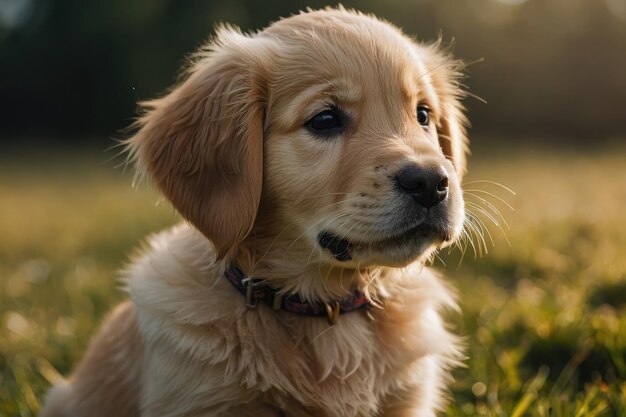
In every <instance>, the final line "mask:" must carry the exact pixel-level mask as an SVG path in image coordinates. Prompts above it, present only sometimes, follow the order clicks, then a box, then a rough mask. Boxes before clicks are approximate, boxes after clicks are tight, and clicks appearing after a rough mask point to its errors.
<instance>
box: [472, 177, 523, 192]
mask: <svg viewBox="0 0 626 417" xmlns="http://www.w3.org/2000/svg"><path fill="white" fill-rule="evenodd" d="M481 183H483V184H491V185H495V186H497V187H500V188H502V189H504V190H506V191H508V192H509V193H511V194H512V195H517V193H516V192H515V191H513V190H512V189H510V188H509V187H507V186H506V185H504V184H500V183H499V182H497V181H491V180H474V181H468V182H466V183H464V184H463V185H470V184H481Z"/></svg>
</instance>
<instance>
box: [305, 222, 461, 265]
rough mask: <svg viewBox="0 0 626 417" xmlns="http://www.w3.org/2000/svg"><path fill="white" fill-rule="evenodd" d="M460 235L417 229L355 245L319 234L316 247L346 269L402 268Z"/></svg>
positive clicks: (445, 231)
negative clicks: (372, 267) (371, 267)
mask: <svg viewBox="0 0 626 417" xmlns="http://www.w3.org/2000/svg"><path fill="white" fill-rule="evenodd" d="M459 233H460V231H459V230H456V229H447V228H433V227H424V226H421V227H416V228H414V229H411V230H408V231H406V232H404V233H402V234H400V235H398V236H392V237H385V238H381V239H372V240H371V241H367V242H365V241H356V240H350V239H349V238H345V237H340V236H341V235H340V234H334V233H332V232H330V231H322V232H320V233H319V235H318V238H317V243H318V245H319V247H320V248H321V249H322V252H323V256H324V258H325V260H326V261H327V262H328V263H330V264H332V265H336V266H342V267H347V268H357V267H370V266H386V267H395V268H401V267H404V266H407V265H409V264H411V263H413V262H415V261H418V260H424V259H426V258H428V257H429V256H430V255H432V254H433V252H435V251H436V250H437V249H439V248H442V247H445V246H448V245H450V244H452V242H453V241H454V240H455V239H456V238H457V237H458V234H459Z"/></svg>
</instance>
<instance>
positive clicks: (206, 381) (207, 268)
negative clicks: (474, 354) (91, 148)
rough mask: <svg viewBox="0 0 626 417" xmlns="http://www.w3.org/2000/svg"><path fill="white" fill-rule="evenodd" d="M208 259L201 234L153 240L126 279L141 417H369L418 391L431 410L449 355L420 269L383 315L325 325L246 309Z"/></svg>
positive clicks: (436, 289) (409, 273)
mask: <svg viewBox="0 0 626 417" xmlns="http://www.w3.org/2000/svg"><path fill="white" fill-rule="evenodd" d="M214 259H215V256H214V253H213V248H212V245H211V244H210V243H209V242H208V241H207V240H206V239H205V238H204V237H203V236H202V235H201V234H199V233H198V232H197V231H194V230H193V229H191V228H189V227H187V226H179V227H176V228H174V229H172V230H170V231H167V232H164V233H161V234H159V235H156V236H154V237H153V238H152V239H151V241H150V246H149V249H148V250H147V251H146V252H145V253H144V254H142V255H141V256H140V257H139V258H138V259H137V260H136V261H135V262H134V263H133V264H132V265H131V267H130V268H129V270H128V271H127V280H128V287H129V290H130V293H131V296H132V299H133V302H134V304H135V305H136V308H137V315H138V323H139V331H140V333H141V335H142V338H143V340H144V346H145V347H146V354H145V358H144V363H143V370H144V375H143V380H144V381H145V390H146V393H144V395H143V397H144V398H149V401H148V402H147V403H144V404H143V405H142V407H143V408H145V409H147V410H159V412H160V413H161V414H160V415H172V416H173V415H197V414H200V413H201V412H203V410H204V411H206V410H211V411H212V412H214V413H217V414H211V415H221V414H220V412H222V413H223V414H224V415H233V414H232V413H233V412H235V411H236V410H237V415H246V414H245V413H246V412H249V413H253V414H254V415H284V414H280V412H278V411H277V410H279V409H280V410H284V411H282V412H283V413H287V415H294V416H306V415H316V416H320V415H327V416H338V415H341V416H373V415H377V413H378V411H379V410H380V409H381V408H382V407H383V406H384V405H385V403H386V402H388V401H389V398H388V397H389V394H390V393H392V392H394V393H398V392H402V391H403V390H405V389H408V387H415V386H416V383H417V385H418V389H417V392H413V393H412V395H418V396H423V397H425V398H424V399H425V400H426V401H428V402H435V403H438V402H439V401H440V400H439V396H440V393H439V391H440V388H441V379H442V377H443V373H444V372H445V369H446V368H447V367H448V366H449V365H450V364H451V363H452V362H453V361H454V358H455V357H456V356H457V350H456V344H455V341H454V338H453V337H452V336H451V335H450V334H449V333H448V332H447V331H446V330H445V329H444V327H443V326H442V323H441V320H440V318H439V316H438V313H437V311H438V309H439V308H440V307H442V306H444V305H452V300H451V298H450V296H449V293H448V292H447V291H446V289H445V288H444V287H443V286H442V285H441V283H440V282H439V281H438V280H437V278H436V277H435V276H434V275H433V274H432V273H431V272H430V271H429V270H427V269H420V268H419V267H409V268H407V269H406V271H405V272H404V273H403V274H398V276H396V277H393V278H392V281H391V282H390V284H389V288H388V291H389V295H388V297H386V298H385V300H383V301H382V304H381V307H380V308H378V307H373V308H372V310H371V311H370V315H367V314H365V313H364V312H353V313H348V314H345V315H342V316H341V318H340V320H339V322H338V323H337V324H336V325H335V326H329V325H328V323H327V322H326V320H324V319H320V318H312V317H304V316H298V315H295V314H293V313H289V312H283V311H278V312H277V311H273V310H271V309H269V308H267V307H266V306H259V307H257V308H256V309H252V310H251V309H248V308H247V307H246V306H245V302H244V299H243V297H241V295H240V294H239V293H238V292H237V291H236V290H235V289H233V288H232V286H231V285H230V284H229V283H228V282H227V281H226V280H225V279H224V278H223V277H222V274H223V269H224V265H223V264H221V263H215V262H214ZM417 381H420V382H417ZM182 387H184V389H183V388H182ZM414 391H415V390H414ZM265 409H267V412H262V411H260V410H265ZM246 410H248V411H246ZM163 413H164V414H163Z"/></svg>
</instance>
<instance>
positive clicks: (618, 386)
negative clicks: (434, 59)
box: [0, 148, 626, 417]
mask: <svg viewBox="0 0 626 417" xmlns="http://www.w3.org/2000/svg"><path fill="white" fill-rule="evenodd" d="M475 153H476V155H477V156H476V157H475V158H473V159H472V160H471V169H470V175H469V176H468V178H467V179H466V181H467V183H468V186H467V188H468V189H473V190H480V192H478V193H477V192H476V191H472V192H471V193H473V195H470V193H468V195H467V196H466V198H467V200H468V201H471V202H473V203H475V204H478V205H480V206H481V207H483V209H485V210H487V212H490V213H491V214H490V216H491V217H493V218H494V219H496V218H498V217H499V216H498V215H497V214H496V213H495V211H494V210H493V208H497V209H498V210H499V211H500V212H501V213H502V216H503V217H504V219H505V220H506V223H508V225H509V226H510V229H509V228H507V227H506V224H505V221H502V219H500V220H498V223H499V224H500V226H501V229H503V230H504V231H505V232H506V235H507V237H508V241H509V242H510V245H509V244H508V243H507V240H506V239H505V238H504V237H503V232H502V231H501V230H500V228H499V227H496V226H493V225H492V226H490V227H489V232H490V233H491V235H492V238H493V241H494V244H495V246H494V245H492V244H491V241H490V240H491V239H490V238H489V237H488V236H487V235H485V241H486V243H487V245H486V247H487V249H488V252H489V253H488V254H485V255H483V256H482V257H474V253H473V250H472V247H471V246H468V247H467V248H466V253H465V256H464V259H463V261H462V263H461V264H460V266H459V267H458V268H457V265H458V264H459V260H460V251H459V250H458V249H455V250H453V251H452V253H450V254H446V253H444V254H442V255H441V258H442V259H443V261H444V262H445V263H446V265H447V268H446V269H447V271H446V275H447V276H448V278H449V280H450V281H451V282H452V283H453V285H454V286H455V287H456V288H458V290H459V301H460V304H461V307H462V309H463V314H462V315H457V314H454V313H452V314H450V320H451V321H452V322H453V323H454V326H455V331H456V332H457V333H461V334H463V335H465V336H466V340H467V345H468V347H467V356H468V360H467V362H466V363H467V368H465V369H461V370H458V371H456V372H455V377H456V382H455V383H454V385H453V401H452V403H451V407H450V412H449V414H450V415H453V416H465V415H467V416H511V417H521V416H542V417H543V416H546V417H547V416H555V417H561V416H563V417H565V416H568V417H569V416H624V415H626V383H625V382H624V381H626V258H625V257H624V255H625V254H626V221H625V217H624V208H625V207H626V169H624V166H626V149H624V148H611V149H605V150H604V151H594V152H591V153H590V152H580V151H578V152H576V151H567V150H563V149H555V150H552V151H542V152H537V151H520V150H516V149H510V150H505V148H500V150H498V151H489V150H487V149H486V150H480V149H478V150H475ZM62 155H64V156H62ZM109 156H110V155H108V154H102V153H93V152H84V153H75V154H71V153H69V154H68V153H67V152H66V153H60V154H58V155H57V154H53V155H47V154H46V153H40V154H39V155H36V156H34V155H29V154H28V153H23V152H22V153H19V154H15V155H2V156H1V157H0V233H1V235H0V416H5V415H6V416H32V415H35V414H36V412H37V411H38V409H39V407H40V401H41V399H42V396H43V394H44V392H45V391H46V389H47V388H48V387H49V384H50V383H49V380H52V379H54V378H55V377H56V374H57V372H61V373H63V374H65V373H67V372H69V370H70V369H71V367H72V366H73V365H74V364H76V362H77V361H78V360H79V359H80V357H81V355H82V353H83V352H84V349H85V347H86V344H87V342H88V340H89V337H90V336H91V335H92V334H93V333H94V331H95V330H96V328H97V326H98V323H99V322H100V321H101V319H102V317H103V315H104V314H106V312H107V311H108V310H109V309H110V308H111V307H112V306H113V305H114V304H115V303H117V302H118V301H119V300H121V299H123V297H124V295H123V294H122V293H121V292H120V291H119V289H118V283H117V281H116V277H117V273H116V271H117V270H119V269H120V267H122V266H123V264H124V262H125V261H126V259H127V255H128V253H129V252H131V251H132V249H133V248H134V247H136V246H137V245H138V244H139V243H140V242H141V240H142V239H143V237H144V236H145V235H146V234H148V233H150V232H153V231H157V230H159V229H160V228H162V227H164V226H166V225H168V224H172V223H174V222H175V221H177V220H176V219H177V218H176V216H175V215H174V214H173V211H172V209H171V208H170V207H169V206H168V205H167V204H165V203H163V204H157V203H158V201H159V199H158V197H157V195H156V194H155V193H153V192H152V191H151V190H150V189H149V187H141V188H140V189H138V190H133V189H132V188H131V186H130V184H131V180H132V173H131V172H127V173H123V172H122V171H121V169H116V168H114V164H112V163H103V161H105V160H106V159H107V158H108V157H109ZM50 161H52V162H50ZM475 181H476V182H475ZM478 181H497V182H499V183H502V184H504V185H506V186H508V187H510V188H512V189H513V190H514V191H515V192H516V194H515V195H512V194H510V193H509V192H508V191H506V190H504V189H503V188H501V187H499V186H497V185H494V184H491V183H489V182H478ZM488 193H490V194H494V195H495V196H496V197H500V198H502V199H504V200H505V201H506V202H508V203H509V204H510V205H511V206H512V207H513V208H514V209H515V211H511V210H510V209H509V208H508V207H507V205H506V204H504V203H502V202H501V201H500V200H499V199H498V198H496V197H494V196H492V195H490V194H488ZM476 195H478V196H480V197H482V198H484V199H487V200H488V201H489V202H490V204H492V205H493V208H489V206H488V205H487V204H486V203H485V202H484V201H482V200H481V199H480V198H476ZM468 207H470V209H472V210H473V211H474V212H475V213H476V214H477V215H478V216H479V217H480V216H482V220H483V221H484V222H485V223H486V224H488V223H489V222H490V220H489V218H488V216H486V215H485V214H482V215H481V214H480V213H478V211H477V210H478V209H477V208H476V206H473V205H472V204H470V205H469V206H468ZM474 243H475V244H477V242H474Z"/></svg>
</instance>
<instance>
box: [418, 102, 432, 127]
mask: <svg viewBox="0 0 626 417" xmlns="http://www.w3.org/2000/svg"><path fill="white" fill-rule="evenodd" d="M417 122H418V123H419V124H420V125H422V126H424V127H428V125H429V124H430V109H429V108H428V107H425V106H418V107H417Z"/></svg>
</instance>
